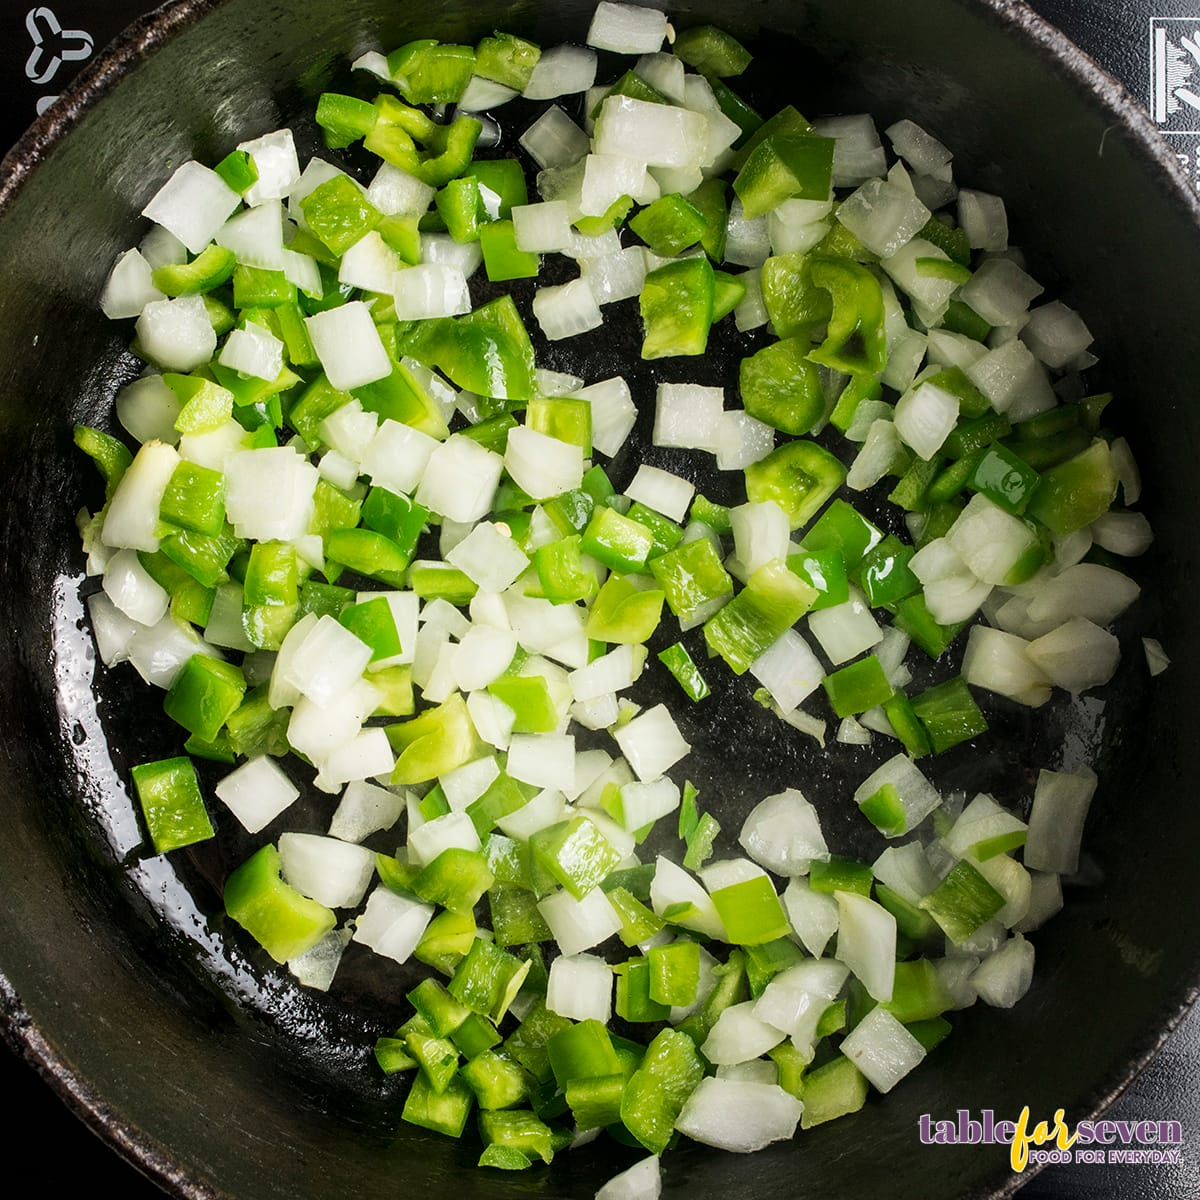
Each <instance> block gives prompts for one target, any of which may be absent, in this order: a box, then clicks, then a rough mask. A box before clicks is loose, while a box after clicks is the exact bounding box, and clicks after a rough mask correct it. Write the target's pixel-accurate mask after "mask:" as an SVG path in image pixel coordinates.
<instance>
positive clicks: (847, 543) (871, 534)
mask: <svg viewBox="0 0 1200 1200" xmlns="http://www.w3.org/2000/svg"><path fill="white" fill-rule="evenodd" d="M882 540H883V531H882V530H881V529H880V528H879V527H878V526H877V525H875V524H874V523H873V522H871V521H869V520H867V518H866V517H864V516H863V515H862V513H860V512H859V511H858V509H856V508H855V507H854V506H853V505H852V504H848V503H847V502H846V501H845V500H842V499H837V500H834V501H833V502H832V503H831V504H830V505H829V507H828V508H827V509H826V510H825V511H824V512H823V513H822V514H821V515H820V517H819V518H818V519H817V520H816V521H815V522H814V523H813V526H812V528H811V529H809V530H808V532H807V533H805V535H804V539H803V541H802V542H801V543H800V544H801V545H802V546H803V547H804V549H805V550H828V549H836V550H840V551H841V553H842V561H843V563H844V564H845V566H846V569H847V570H850V571H856V570H857V569H858V567H859V566H860V564H861V563H862V561H863V559H864V558H865V557H866V556H867V554H868V553H869V552H870V551H871V550H873V549H874V548H875V547H876V546H878V545H879V543H880V542H881V541H882Z"/></svg>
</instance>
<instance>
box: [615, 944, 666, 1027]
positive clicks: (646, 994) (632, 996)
mask: <svg viewBox="0 0 1200 1200" xmlns="http://www.w3.org/2000/svg"><path fill="white" fill-rule="evenodd" d="M613 970H614V972H615V974H616V976H617V988H616V993H617V994H616V1001H615V1003H614V1005H613V1007H614V1008H615V1009H616V1012H617V1016H618V1017H621V1018H622V1019H623V1020H626V1021H638V1022H645V1021H665V1020H666V1019H667V1017H669V1016H670V1015H671V1009H670V1007H669V1006H668V1005H666V1004H662V1003H661V1002H659V1001H657V1000H655V999H653V998H652V997H651V995H650V962H649V960H648V959H646V958H631V959H630V960H629V961H628V962H624V963H621V964H619V965H618V966H616V967H614V968H613Z"/></svg>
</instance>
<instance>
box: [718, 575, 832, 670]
mask: <svg viewBox="0 0 1200 1200" xmlns="http://www.w3.org/2000/svg"><path fill="white" fill-rule="evenodd" d="M816 598H817V590H816V588H813V587H810V586H809V585H808V584H807V583H805V582H804V580H802V579H801V578H800V577H799V576H798V575H795V574H793V573H792V572H791V571H790V570H788V567H787V564H786V563H784V562H781V561H779V560H776V561H774V562H769V563H767V564H766V565H765V566H762V567H759V569H758V570H757V571H755V572H754V574H753V575H751V576H750V578H749V580H747V582H746V586H745V587H744V588H742V590H741V591H740V592H738V594H737V595H736V596H734V597H733V599H732V600H730V601H729V603H728V604H726V605H725V606H724V607H723V608H721V609H720V610H719V611H718V612H717V613H716V614H715V615H714V616H712V617H709V619H708V620H707V621H705V623H704V640H705V641H706V642H707V643H708V647H709V649H710V651H712V653H714V654H719V655H720V656H721V657H722V658H723V659H724V660H725V661H726V662H727V663H728V664H729V666H730V668H731V669H732V670H733V672H734V673H735V674H737V675H742V674H745V672H746V671H747V670H748V669H749V668H750V665H751V664H752V663H753V662H754V660H755V659H756V658H758V657H759V656H760V655H761V654H763V653H764V652H765V651H766V650H767V649H768V648H769V647H770V646H771V645H772V644H773V643H774V642H776V641H777V640H778V639H779V638H780V637H781V636H782V635H783V633H784V631H785V630H787V629H789V628H791V626H792V625H794V624H795V623H796V622H797V621H798V620H799V619H800V617H802V616H803V615H804V613H806V612H807V611H808V610H809V608H810V607H811V606H812V603H813V601H814V600H815V599H816Z"/></svg>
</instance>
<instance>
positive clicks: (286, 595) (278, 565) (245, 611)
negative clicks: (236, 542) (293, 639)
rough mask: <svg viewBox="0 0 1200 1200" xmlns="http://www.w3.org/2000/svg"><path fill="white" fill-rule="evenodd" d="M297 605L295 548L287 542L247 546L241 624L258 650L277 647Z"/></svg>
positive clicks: (259, 543) (280, 643)
mask: <svg viewBox="0 0 1200 1200" xmlns="http://www.w3.org/2000/svg"><path fill="white" fill-rule="evenodd" d="M299 607H300V590H299V573H298V564H297V561H296V550H295V547H294V546H293V545H292V544H291V543H290V542H255V543H254V544H253V545H252V546H251V547H250V561H249V563H248V565H247V567H246V577H245V582H244V592H243V595H242V628H243V629H244V630H245V633H246V637H247V638H248V639H249V640H250V642H251V644H252V645H255V646H257V647H258V648H259V649H260V650H278V649H279V647H280V646H281V645H282V644H283V639H284V637H285V636H286V635H287V631H288V630H289V629H291V627H292V625H294V624H295V622H296V617H297V614H298V612H299Z"/></svg>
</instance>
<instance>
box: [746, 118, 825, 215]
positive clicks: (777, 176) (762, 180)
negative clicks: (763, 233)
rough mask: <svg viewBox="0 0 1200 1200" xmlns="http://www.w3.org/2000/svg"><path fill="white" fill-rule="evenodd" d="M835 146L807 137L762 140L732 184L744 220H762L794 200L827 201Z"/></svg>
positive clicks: (772, 136)
mask: <svg viewBox="0 0 1200 1200" xmlns="http://www.w3.org/2000/svg"><path fill="white" fill-rule="evenodd" d="M759 132H760V133H761V130H760V131H759ZM834 145H835V143H834V139H833V138H824V137H815V136H812V135H808V134H801V135H789V134H784V133H771V134H768V135H767V136H766V137H763V138H762V139H761V140H760V141H759V142H758V144H757V145H754V146H753V148H752V149H751V150H750V153H749V154H748V155H747V156H746V160H745V163H744V164H743V166H742V168H741V170H740V171H738V173H737V176H736V177H735V178H734V181H733V190H734V192H736V193H737V196H738V198H739V199H740V200H741V202H742V209H743V211H744V212H745V215H746V219H747V220H753V219H754V218H755V217H761V216H763V215H764V214H766V213H768V212H770V211H771V210H772V209H773V208H776V207H778V206H779V205H780V204H782V203H783V201H785V200H789V199H791V198H793V197H799V198H800V199H803V200H827V199H828V198H829V195H830V191H831V188H832V184H833V148H834Z"/></svg>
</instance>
